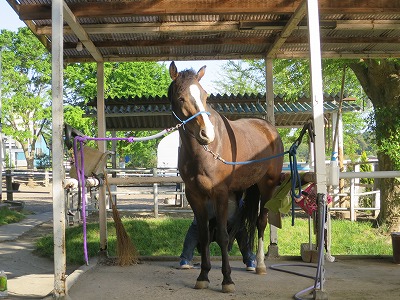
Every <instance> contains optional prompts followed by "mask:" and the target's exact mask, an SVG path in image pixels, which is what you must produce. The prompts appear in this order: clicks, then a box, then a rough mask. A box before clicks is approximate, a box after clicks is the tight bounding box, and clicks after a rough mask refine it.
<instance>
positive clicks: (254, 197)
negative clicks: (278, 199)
mask: <svg viewBox="0 0 400 300" xmlns="http://www.w3.org/2000/svg"><path fill="white" fill-rule="evenodd" d="M243 202H244V203H243V207H242V211H243V212H242V221H241V223H242V225H244V226H245V230H246V232H247V235H248V237H247V238H248V243H249V247H250V249H252V250H253V249H254V238H255V234H256V229H257V219H258V213H259V203H260V190H259V189H258V186H257V185H256V184H254V185H252V186H251V187H249V188H248V189H247V190H246V192H245V197H244V199H243Z"/></svg>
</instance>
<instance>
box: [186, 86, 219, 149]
mask: <svg viewBox="0 0 400 300" xmlns="http://www.w3.org/2000/svg"><path fill="white" fill-rule="evenodd" d="M189 90H190V94H191V95H192V97H193V98H194V100H195V102H196V105H197V107H198V108H199V111H206V109H205V108H204V105H203V102H202V101H201V96H200V95H201V92H200V88H199V87H198V86H197V85H195V84H192V85H191V86H190V87H189ZM200 116H201V117H202V118H203V121H204V128H201V129H200V132H199V135H200V138H201V139H202V140H204V141H206V142H207V144H209V143H211V142H212V141H213V140H214V138H215V132H214V126H213V124H212V123H211V121H210V118H209V117H208V115H207V114H206V113H202V114H201V115H200Z"/></svg>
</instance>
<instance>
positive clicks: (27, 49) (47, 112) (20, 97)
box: [0, 28, 51, 169]
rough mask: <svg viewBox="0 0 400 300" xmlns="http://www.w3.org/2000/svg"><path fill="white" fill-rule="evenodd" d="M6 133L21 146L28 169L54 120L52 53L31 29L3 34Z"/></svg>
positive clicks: (3, 99)
mask: <svg viewBox="0 0 400 300" xmlns="http://www.w3.org/2000/svg"><path fill="white" fill-rule="evenodd" d="M0 47H2V49H3V64H2V66H3V70H2V71H3V72H2V75H3V76H2V104H3V105H2V114H3V132H4V134H6V135H8V136H11V137H13V139H14V140H16V141H17V142H19V143H20V144H21V147H22V149H23V152H24V154H25V158H26V162H27V167H28V169H33V168H34V159H35V144H36V141H37V139H38V137H39V136H40V135H41V134H42V133H43V131H44V130H45V129H46V127H48V125H49V120H50V117H51V99H50V91H51V89H50V82H51V62H50V55H49V53H48V51H47V50H46V49H45V47H43V45H42V44H41V43H40V42H39V40H38V39H37V38H36V37H35V36H34V35H33V34H32V33H31V32H30V30H29V29H28V28H20V29H19V30H18V32H16V33H15V32H11V31H8V30H2V31H1V33H0Z"/></svg>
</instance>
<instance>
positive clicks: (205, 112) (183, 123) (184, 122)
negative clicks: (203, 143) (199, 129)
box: [172, 110, 211, 125]
mask: <svg viewBox="0 0 400 300" xmlns="http://www.w3.org/2000/svg"><path fill="white" fill-rule="evenodd" d="M172 114H173V115H174V117H175V118H176V119H177V120H178V121H179V122H181V123H182V125H185V124H186V123H187V122H189V121H191V120H193V119H194V118H196V117H197V116H199V115H201V114H206V115H209V116H210V115H211V113H210V112H208V111H205V110H203V111H199V112H197V113H195V114H194V115H193V116H191V117H189V118H187V119H186V120H181V119H180V118H179V117H178V116H177V114H176V113H175V112H174V111H172Z"/></svg>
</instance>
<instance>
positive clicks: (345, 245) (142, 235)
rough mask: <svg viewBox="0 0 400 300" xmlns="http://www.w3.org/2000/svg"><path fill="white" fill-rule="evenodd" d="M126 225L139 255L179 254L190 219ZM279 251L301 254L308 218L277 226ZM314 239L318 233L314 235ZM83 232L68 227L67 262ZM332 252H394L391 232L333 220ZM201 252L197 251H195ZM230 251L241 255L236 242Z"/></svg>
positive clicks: (92, 245) (93, 243) (42, 246)
mask: <svg viewBox="0 0 400 300" xmlns="http://www.w3.org/2000/svg"><path fill="white" fill-rule="evenodd" d="M122 221H123V224H124V227H125V229H126V231H127V232H128V234H129V236H130V237H131V239H132V242H133V244H134V245H135V247H136V248H137V250H138V251H139V253H140V255H146V256H147V255H150V256H159V255H166V256H179V255H180V254H181V251H182V245H183V240H184V238H185V234H186V230H187V229H188V227H189V225H190V223H191V222H192V220H191V219H183V218H159V219H140V218H123V219H122ZM107 228H108V252H109V255H110V256H115V255H116V254H115V253H116V251H115V247H116V233H115V227H114V222H108V227H107ZM278 239H279V253H280V255H297V256H298V255H300V245H301V243H307V242H308V220H307V219H300V218H298V219H296V220H295V226H293V227H292V226H291V218H290V217H285V218H283V229H280V230H278ZM313 239H314V240H313V242H314V243H315V237H313ZM82 241H83V234H82V227H81V226H79V227H74V228H68V229H67V230H66V249H67V262H68V263H77V264H82V263H84V261H83V242H82ZM87 241H88V255H89V257H94V256H96V255H97V252H98V249H99V226H98V224H93V223H91V224H88V226H87ZM265 241H266V243H265V250H267V247H268V244H269V242H268V241H269V230H266V234H265ZM36 246H37V251H36V252H37V253H38V254H40V255H43V256H46V257H50V258H52V257H53V236H52V235H49V236H46V237H44V238H41V239H40V240H39V241H38V242H37V245H36ZM210 251H211V255H220V250H219V247H218V245H217V244H216V243H212V244H211V247H210ZM331 251H332V254H333V255H391V254H392V248H391V240H390V234H389V233H386V234H385V233H384V232H383V231H382V230H380V229H377V228H373V226H372V223H370V222H350V221H347V220H332V247H331ZM197 254H198V253H197V252H196V255H197ZM230 255H235V256H236V255H237V256H240V255H241V254H240V251H239V248H238V246H237V244H236V242H235V244H234V246H233V248H232V250H231V252H230Z"/></svg>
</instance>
